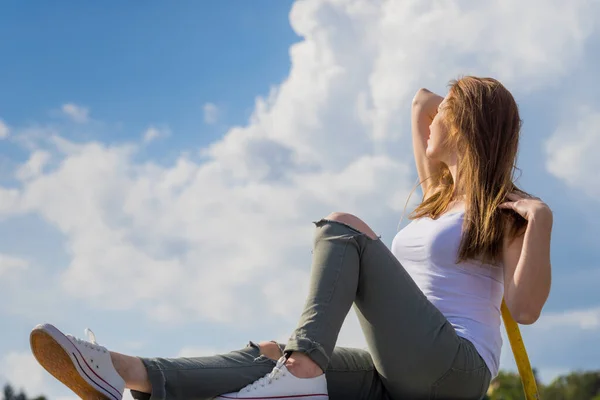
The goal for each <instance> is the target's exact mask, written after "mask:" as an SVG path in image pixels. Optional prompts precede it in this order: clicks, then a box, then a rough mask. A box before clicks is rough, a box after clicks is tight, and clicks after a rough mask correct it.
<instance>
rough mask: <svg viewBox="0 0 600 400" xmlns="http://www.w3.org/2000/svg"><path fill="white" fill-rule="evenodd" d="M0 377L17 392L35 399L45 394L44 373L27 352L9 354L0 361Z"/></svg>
mask: <svg viewBox="0 0 600 400" xmlns="http://www.w3.org/2000/svg"><path fill="white" fill-rule="evenodd" d="M0 375H1V376H3V377H4V378H5V379H6V380H8V382H10V383H11V385H12V386H13V387H14V388H16V389H17V390H25V392H26V393H27V394H28V395H31V396H32V397H35V396H37V395H41V394H46V393H45V391H44V389H45V388H46V384H47V382H46V379H45V375H46V371H45V370H44V369H43V368H42V367H41V366H40V365H39V364H38V363H37V361H36V360H35V358H34V357H33V355H32V354H31V353H29V352H23V353H20V352H14V351H12V352H9V353H8V354H7V355H5V356H4V358H3V359H2V360H0Z"/></svg>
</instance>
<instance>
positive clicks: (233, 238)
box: [0, 0, 597, 322]
mask: <svg viewBox="0 0 600 400" xmlns="http://www.w3.org/2000/svg"><path fill="white" fill-rule="evenodd" d="M419 4H421V3H419ZM593 7H595V3H593V2H590V1H587V0H578V1H574V2H570V3H563V2H557V3H556V4H555V5H554V6H553V7H548V6H546V5H545V3H542V2H541V0H539V1H534V2H533V3H528V4H521V3H518V4H517V1H516V0H512V1H510V2H509V3H506V2H500V1H498V2H492V3H485V4H483V3H482V4H479V3H477V4H471V5H470V6H467V5H466V4H465V3H463V2H455V1H449V2H444V3H435V7H433V6H432V7H427V6H426V4H421V5H419V6H416V5H415V4H413V3H410V2H408V3H407V2H397V1H378V2H354V1H324V0H322V1H319V0H312V1H301V2H297V3H295V4H294V6H293V10H292V12H291V14H290V20H291V23H292V26H293V28H294V29H295V30H296V32H297V33H298V34H299V35H301V36H302V37H303V38H304V40H303V41H302V42H300V43H297V44H295V45H293V46H292V48H291V50H290V55H291V70H290V74H289V77H288V78H287V79H285V81H283V82H282V83H281V84H280V85H279V86H277V87H274V88H273V90H272V91H271V93H270V94H269V96H267V97H266V98H258V99H257V101H256V105H255V110H254V112H253V114H252V116H251V118H250V121H249V122H248V124H247V125H246V126H243V127H235V128H232V129H231V130H230V131H229V132H228V133H227V134H226V135H225V136H224V137H223V138H222V139H220V140H218V141H216V142H214V143H212V144H210V145H209V146H208V147H206V148H204V149H202V150H201V154H202V156H203V158H202V160H201V161H199V160H196V159H194V158H190V157H189V156H186V155H181V157H179V159H177V161H176V162H174V163H173V164H172V165H157V164H155V163H153V162H152V161H147V162H143V163H140V162H139V161H136V158H135V154H136V151H137V147H136V145H131V144H130V145H113V146H109V145H105V144H102V143H96V142H90V143H79V144H75V143H73V142H70V141H68V140H66V139H64V138H61V137H60V136H54V137H53V142H52V143H53V146H54V147H55V148H56V150H57V153H60V154H63V155H64V158H63V159H62V160H60V163H59V164H58V166H57V168H55V169H53V170H50V171H44V170H43V168H42V165H43V162H42V161H43V159H44V157H43V156H41V155H38V156H37V157H38V158H37V159H36V158H34V157H32V159H31V160H30V161H31V164H32V165H30V166H29V167H28V169H27V171H33V173H32V172H28V173H27V174H25V175H26V176H27V177H28V180H26V181H25V182H24V183H23V186H22V187H21V188H20V189H19V190H18V191H17V192H14V191H8V190H7V189H6V190H4V191H3V192H0V195H2V196H4V197H8V198H9V199H12V200H11V201H12V202H13V203H14V202H17V201H18V202H19V210H21V211H27V212H31V213H37V214H39V215H41V216H42V217H43V218H44V219H45V220H46V221H48V222H49V223H50V224H52V225H53V226H55V227H56V228H58V229H59V231H60V232H62V233H63V234H64V235H65V238H66V249H67V251H68V252H69V255H70V263H69V264H68V266H66V268H65V269H64V270H63V271H62V275H61V279H62V285H63V286H62V287H63V289H64V290H65V291H66V293H69V294H70V295H72V296H75V297H79V298H82V299H86V301H90V302H92V303H93V304H94V305H96V306H97V307H109V308H122V309H130V308H141V309H144V310H146V312H147V314H148V316H149V317H151V318H154V319H156V320H159V321H175V322H177V321H183V320H184V319H185V318H188V319H189V318H194V317H195V318H201V319H209V320H216V321H222V322H226V321H233V320H235V319H236V318H244V317H246V318H251V315H252V312H251V311H252V310H256V309H257V308H258V307H265V309H264V310H263V311H262V312H274V313H277V314H278V315H286V313H287V314H288V315H289V311H290V310H292V309H293V310H296V309H297V307H299V306H300V305H301V303H302V299H301V298H299V299H298V300H295V301H289V302H288V303H289V304H287V305H285V304H286V302H284V301H280V302H278V301H274V300H276V299H280V298H281V293H280V292H278V291H277V290H263V288H264V283H265V282H266V283H267V284H270V285H285V284H286V283H284V281H285V279H284V278H282V277H283V276H286V275H288V274H296V276H297V277H298V279H305V278H306V277H307V273H308V266H309V264H310V245H311V240H310V238H311V232H312V226H311V224H310V221H311V220H314V219H318V218H319V217H322V216H324V215H326V214H328V213H329V212H331V211H335V210H344V211H349V212H354V213H356V214H358V215H360V216H361V217H363V218H364V219H365V220H366V221H367V222H368V223H369V224H371V225H372V226H373V228H374V229H375V230H377V231H382V230H387V232H388V233H392V232H393V229H394V228H395V226H396V223H397V221H398V218H399V213H400V211H401V210H402V208H403V206H404V201H405V199H406V196H407V194H408V192H409V190H410V188H411V186H412V184H413V178H412V176H411V171H412V159H411V150H410V149H411V147H410V135H409V134H408V119H407V118H408V115H409V112H408V110H409V107H410V99H411V98H412V96H413V93H414V92H415V91H416V89H418V88H419V87H420V86H422V85H428V84H429V83H434V82H435V84H436V85H438V86H439V87H443V85H444V84H445V82H446V81H447V80H448V79H449V78H452V77H454V76H456V75H458V74H459V73H477V74H483V75H493V76H497V77H498V78H500V79H503V80H504V81H505V82H506V83H507V84H508V85H509V86H511V85H512V86H517V85H519V87H525V88H529V89H534V88H536V87H538V86H539V85H543V84H544V83H547V82H551V81H552V80H554V79H555V78H556V77H557V76H560V75H562V74H564V73H565V71H567V70H568V68H569V66H570V65H572V64H573V63H575V62H577V60H578V59H579V56H580V50H581V48H582V46H583V42H584V41H585V39H586V37H587V35H589V33H590V30H591V24H590V20H589V19H590V15H597V14H594V13H593V12H592V11H593V10H595V9H594V8H593ZM525 21H527V22H526V23H525ZM440 32H445V33H444V34H440ZM549 38H551V40H550V39H549ZM549 60H551V61H552V62H549ZM206 106H207V107H205V109H206V110H209V113H208V114H210V113H214V110H216V107H214V105H212V104H210V103H209V104H207V105H206ZM64 110H65V112H67V113H69V114H70V115H72V116H74V118H77V119H78V120H79V121H81V122H83V121H84V120H86V119H87V110H86V109H84V108H82V107H79V106H75V105H69V107H64ZM217 111H218V110H217ZM211 115H212V114H211ZM210 120H211V121H212V119H210ZM148 132H149V133H148ZM159 135H160V133H157V132H155V131H153V130H150V131H147V132H146V135H144V136H145V139H146V140H152V139H155V138H156V137H157V136H159ZM34 161H35V162H34ZM9 204H10V202H9ZM11 210H12V211H14V207H12V208H11V207H8V211H7V212H10V211H11ZM199 291H201V292H202V294H203V295H202V298H204V299H206V301H198V292H199ZM123 292H127V293H128V295H127V296H121V295H120V294H121V293H123ZM248 293H252V294H253V297H256V299H255V300H253V301H255V304H249V302H248V301H247V297H248ZM256 294H260V296H255V295H256ZM299 297H301V296H299Z"/></svg>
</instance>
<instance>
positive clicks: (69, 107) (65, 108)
mask: <svg viewBox="0 0 600 400" xmlns="http://www.w3.org/2000/svg"><path fill="white" fill-rule="evenodd" d="M61 110H62V112H63V114H64V115H66V116H67V117H69V118H70V119H71V120H72V121H73V122H77V123H85V122H88V120H89V115H88V114H89V109H88V108H86V107H82V106H79V105H77V104H73V103H66V104H63V105H62V107H61Z"/></svg>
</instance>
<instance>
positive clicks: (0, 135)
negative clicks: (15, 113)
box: [0, 119, 10, 140]
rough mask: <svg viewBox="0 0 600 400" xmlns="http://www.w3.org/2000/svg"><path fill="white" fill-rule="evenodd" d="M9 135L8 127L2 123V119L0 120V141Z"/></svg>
mask: <svg viewBox="0 0 600 400" xmlns="http://www.w3.org/2000/svg"><path fill="white" fill-rule="evenodd" d="M9 133H10V130H9V129H8V125H6V123H4V121H3V120H2V119H0V140H1V139H6V138H7V137H8V135H9Z"/></svg>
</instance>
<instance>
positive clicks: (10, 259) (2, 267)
mask: <svg viewBox="0 0 600 400" xmlns="http://www.w3.org/2000/svg"><path fill="white" fill-rule="evenodd" d="M27 266H28V263H27V261H26V260H24V259H22V258H19V257H14V256H10V255H7V254H2V253H0V277H2V276H3V275H5V274H8V273H9V272H12V271H15V270H23V269H26V268H27Z"/></svg>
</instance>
